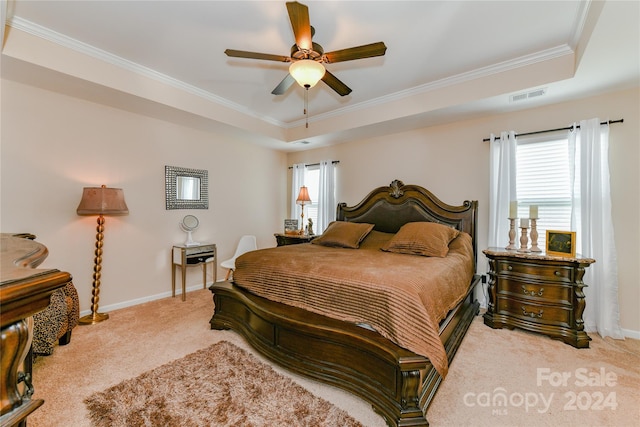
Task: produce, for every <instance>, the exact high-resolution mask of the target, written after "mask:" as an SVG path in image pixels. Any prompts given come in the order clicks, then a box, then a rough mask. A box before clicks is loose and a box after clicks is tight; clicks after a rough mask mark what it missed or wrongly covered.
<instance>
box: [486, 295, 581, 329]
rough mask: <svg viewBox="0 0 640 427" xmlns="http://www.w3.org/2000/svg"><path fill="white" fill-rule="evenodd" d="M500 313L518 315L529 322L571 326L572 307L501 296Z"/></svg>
mask: <svg viewBox="0 0 640 427" xmlns="http://www.w3.org/2000/svg"><path fill="white" fill-rule="evenodd" d="M498 313H500V314H506V315H510V316H514V317H518V318H520V319H523V320H526V321H528V322H535V323H543V324H547V325H559V326H566V327H570V326H571V308H570V307H566V308H565V307H555V306H549V305H543V304H529V303H527V302H526V301H522V300H517V299H512V298H499V299H498Z"/></svg>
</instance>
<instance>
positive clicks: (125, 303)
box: [80, 282, 213, 317]
mask: <svg viewBox="0 0 640 427" xmlns="http://www.w3.org/2000/svg"><path fill="white" fill-rule="evenodd" d="M212 284H213V282H208V283H207V286H211V285H212ZM200 289H202V283H200V284H198V285H193V286H190V287H187V292H191V291H197V290H200ZM180 295H182V290H181V289H176V298H178V296H180ZM170 296H171V291H167V292H163V293H161V294H156V295H150V296H147V297H143V298H137V299H133V300H129V301H123V302H119V303H117V304H111V305H101V306H100V309H99V310H98V311H99V312H100V313H108V312H110V311H114V310H120V309H121V308H127V307H133V306H134V305H139V304H144V303H145V302H150V301H155V300H159V299H163V298H169V297H170ZM212 301H213V299H212ZM87 314H91V309H89V310H83V311H81V312H80V317H82V316H86V315H87Z"/></svg>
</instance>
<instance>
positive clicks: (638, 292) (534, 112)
mask: <svg viewBox="0 0 640 427" xmlns="http://www.w3.org/2000/svg"><path fill="white" fill-rule="evenodd" d="M639 106H640V91H639V90H638V89H637V88H636V89H633V90H627V91H622V92H617V93H613V94H609V95H603V96H598V97H592V98H587V99H583V100H579V101H574V102H569V103H563V104H557V105H552V106H549V107H544V108H536V109H531V110H526V111H521V112H516V113H509V114H501V115H495V116H491V117H485V118H482V119H476V120H467V121H461V122H457V123H453V124H447V125H441V126H432V127H428V128H424V129H420V130H416V131H408V132H404V133H399V134H395V135H390V136H381V137H377V138H371V139H366V140H360V141H354V142H349V143H344V144H340V145H335V146H332V147H326V148H319V149H316V150H310V151H305V152H297V153H291V154H289V156H288V164H289V165H292V164H294V163H305V162H306V163H314V162H317V161H320V160H324V159H332V160H339V161H340V163H339V165H338V184H337V189H338V190H337V192H338V194H337V200H338V202H346V203H347V204H348V205H353V204H355V203H357V202H359V201H360V200H361V199H362V198H364V196H366V194H367V193H368V192H369V191H371V190H372V189H373V188H375V187H378V186H384V185H389V183H390V182H391V181H392V180H393V179H400V180H401V181H403V182H404V183H405V184H418V185H422V186H424V187H426V188H427V189H429V190H431V191H432V192H434V194H435V195H436V196H438V197H440V198H441V199H442V200H443V201H444V202H446V203H449V204H454V205H456V204H460V203H461V202H462V201H464V200H478V201H479V223H478V226H479V236H478V245H479V249H482V248H484V247H486V245H487V232H488V200H489V188H488V182H489V169H488V166H489V145H488V143H486V142H482V139H483V138H487V137H488V136H489V135H490V133H491V132H493V133H496V134H498V133H499V132H500V131H502V130H512V129H513V130H515V131H516V132H520V133H523V132H529V131H536V130H542V129H553V128H558V127H564V126H568V125H570V124H572V123H573V122H575V121H579V120H581V119H589V118H592V117H599V118H600V119H602V120H607V119H611V120H614V119H619V118H623V119H624V123H623V124H614V125H612V126H611V131H610V141H611V143H610V169H611V186H612V204H613V220H614V228H615V234H616V245H617V249H618V262H619V277H618V280H619V286H620V292H619V295H620V298H619V299H620V312H621V315H620V320H621V325H622V328H624V329H626V330H627V331H634V332H635V334H637V335H636V336H640V310H638V304H639V303H640V286H639V282H638V280H639V279H638V278H639V277H640V274H639V273H640V263H639V262H638V260H640V244H639V242H640V176H639V172H638V170H639V167H638V165H639V164H640V149H639V144H640V142H639V141H640V129H639V124H638V117H640V111H639ZM478 268H479V270H478V271H479V272H486V271H487V266H486V260H485V259H484V257H480V259H479V266H478Z"/></svg>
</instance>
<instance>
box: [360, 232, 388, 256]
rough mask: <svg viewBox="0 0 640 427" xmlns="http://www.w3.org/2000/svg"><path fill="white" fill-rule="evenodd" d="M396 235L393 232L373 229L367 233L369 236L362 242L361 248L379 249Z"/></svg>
mask: <svg viewBox="0 0 640 427" xmlns="http://www.w3.org/2000/svg"><path fill="white" fill-rule="evenodd" d="M394 235H395V234H393V233H383V232H381V231H376V230H371V232H370V233H369V234H367V237H365V238H364V240H363V241H362V242H360V249H374V250H376V251H379V250H380V248H381V247H382V246H384V245H385V244H386V243H387V242H388V241H389V240H390V239H391V238H392V237H393V236H394Z"/></svg>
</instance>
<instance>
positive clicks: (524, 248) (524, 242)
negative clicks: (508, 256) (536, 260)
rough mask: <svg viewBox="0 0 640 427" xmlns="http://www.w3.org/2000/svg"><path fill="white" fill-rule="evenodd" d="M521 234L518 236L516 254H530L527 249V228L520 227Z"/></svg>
mask: <svg viewBox="0 0 640 427" xmlns="http://www.w3.org/2000/svg"><path fill="white" fill-rule="evenodd" d="M520 229H521V230H522V233H521V234H520V249H518V252H531V251H530V250H529V248H528V244H529V237H528V236H527V230H528V229H529V228H528V227H520Z"/></svg>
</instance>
